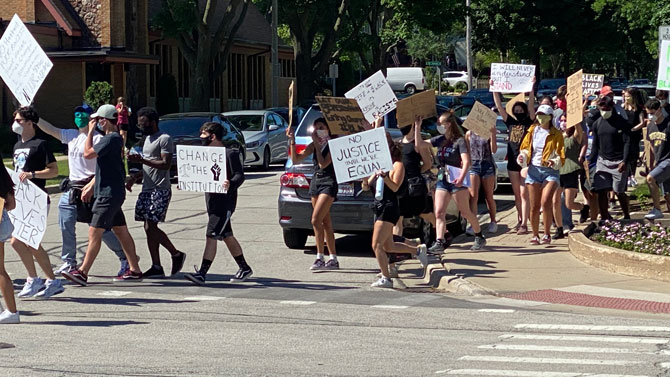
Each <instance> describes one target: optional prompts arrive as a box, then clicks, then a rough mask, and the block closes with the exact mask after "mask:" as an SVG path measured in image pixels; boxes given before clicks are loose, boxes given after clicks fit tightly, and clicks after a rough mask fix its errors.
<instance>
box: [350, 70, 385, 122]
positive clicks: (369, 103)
mask: <svg viewBox="0 0 670 377" xmlns="http://www.w3.org/2000/svg"><path fill="white" fill-rule="evenodd" d="M344 96H345V97H347V98H353V99H355V100H356V102H358V107H360V108H361V111H362V112H363V115H364V116H365V119H366V120H367V121H368V122H369V123H372V122H374V121H375V118H377V117H383V116H384V115H386V114H388V113H390V112H391V111H393V110H394V109H395V108H396V102H398V98H396V96H395V94H394V93H393V89H391V85H389V83H388V81H386V77H384V74H383V73H382V71H377V73H375V74H374V75H372V76H370V77H368V78H367V79H365V81H363V82H362V83H360V84H358V85H357V86H356V87H355V88H353V89H351V90H350V91H348V92H346V93H344Z"/></svg>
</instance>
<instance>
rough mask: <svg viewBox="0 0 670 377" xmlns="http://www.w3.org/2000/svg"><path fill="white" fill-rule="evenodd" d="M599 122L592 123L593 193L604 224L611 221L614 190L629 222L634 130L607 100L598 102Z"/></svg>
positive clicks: (610, 100)
mask: <svg viewBox="0 0 670 377" xmlns="http://www.w3.org/2000/svg"><path fill="white" fill-rule="evenodd" d="M598 108H599V110H600V118H598V119H597V120H596V121H595V122H594V123H593V144H592V147H591V156H590V157H589V161H590V163H596V172H595V175H594V177H593V191H595V192H597V193H598V207H599V209H600V217H601V219H602V220H610V219H612V216H611V215H610V214H609V208H608V200H607V198H608V197H609V193H610V191H612V190H614V192H615V193H616V195H617V198H619V202H620V203H621V210H622V211H623V216H624V219H629V218H630V213H629V211H628V196H627V195H626V188H627V184H628V169H627V168H626V161H628V160H629V154H630V130H631V126H630V124H629V123H628V121H626V120H625V119H623V118H622V117H621V116H620V115H619V114H617V113H616V112H615V111H614V101H613V100H612V98H610V97H609V96H604V97H603V98H601V99H600V101H599V102H598Z"/></svg>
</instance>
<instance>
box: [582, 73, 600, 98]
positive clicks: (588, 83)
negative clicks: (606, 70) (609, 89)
mask: <svg viewBox="0 0 670 377" xmlns="http://www.w3.org/2000/svg"><path fill="white" fill-rule="evenodd" d="M604 82H605V75H598V74H594V73H584V74H583V77H582V92H583V94H585V95H588V96H591V95H594V94H596V92H599V91H600V90H601V89H602V88H603V83H604Z"/></svg>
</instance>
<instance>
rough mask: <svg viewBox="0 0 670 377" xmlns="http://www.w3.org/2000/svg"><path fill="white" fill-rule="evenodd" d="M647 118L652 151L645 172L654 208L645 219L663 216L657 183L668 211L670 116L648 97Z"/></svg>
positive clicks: (669, 204) (646, 105)
mask: <svg viewBox="0 0 670 377" xmlns="http://www.w3.org/2000/svg"><path fill="white" fill-rule="evenodd" d="M645 107H646V110H647V114H649V119H647V139H648V140H649V142H650V143H651V148H652V152H653V157H654V158H652V159H651V161H652V168H653V169H652V170H651V172H650V173H649V174H647V183H648V184H649V191H650V193H651V199H652V200H653V202H654V208H653V209H652V210H651V211H649V213H648V214H647V215H646V216H645V218H646V219H649V220H656V219H661V218H663V212H661V198H660V196H661V195H660V193H659V185H663V191H664V192H665V203H666V205H667V206H668V210H669V211H670V142H669V141H670V127H669V125H670V116H668V115H667V114H666V113H665V112H664V111H663V107H662V106H661V102H660V101H659V100H658V99H650V100H649V101H647V103H646V104H645Z"/></svg>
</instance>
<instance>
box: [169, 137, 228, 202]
mask: <svg viewBox="0 0 670 377" xmlns="http://www.w3.org/2000/svg"><path fill="white" fill-rule="evenodd" d="M226 168H227V166H226V148H224V147H201V146H193V145H177V178H178V179H179V184H178V187H179V189H180V190H183V191H195V192H210V193H217V194H222V193H225V192H226V191H224V190H223V182H225V181H226V180H227V179H228V178H227V172H228V170H227V169H226Z"/></svg>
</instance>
